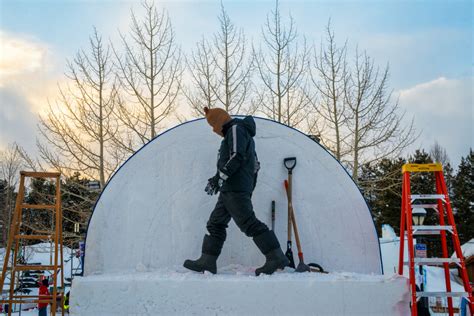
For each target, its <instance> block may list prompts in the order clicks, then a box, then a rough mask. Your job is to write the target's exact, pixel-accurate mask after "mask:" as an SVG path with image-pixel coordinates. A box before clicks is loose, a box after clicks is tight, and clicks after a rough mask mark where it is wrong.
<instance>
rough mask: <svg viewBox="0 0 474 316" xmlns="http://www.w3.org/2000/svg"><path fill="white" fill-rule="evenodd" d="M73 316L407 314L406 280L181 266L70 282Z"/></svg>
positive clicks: (395, 277) (336, 274) (391, 277)
mask: <svg viewBox="0 0 474 316" xmlns="http://www.w3.org/2000/svg"><path fill="white" fill-rule="evenodd" d="M71 297H72V298H74V297H76V298H77V297H80V298H81V300H80V301H78V300H74V299H73V300H72V302H71V315H83V316H85V315H91V316H94V315H97V316H98V315H102V316H108V315H110V316H112V315H374V316H375V315H377V316H379V315H409V307H408V306H409V294H408V286H407V280H406V279H405V278H403V277H399V276H395V275H393V276H389V277H388V276H381V275H366V274H356V273H330V274H321V273H295V272H293V269H289V268H286V269H285V270H284V271H282V272H277V273H275V274H273V275H271V276H266V275H264V276H259V277H255V276H254V269H250V268H246V267H243V266H239V265H230V266H227V267H224V268H220V269H219V273H218V274H216V275H213V274H210V273H205V274H200V273H194V272H187V271H185V269H184V268H176V269H174V270H172V269H167V270H160V271H153V272H142V273H134V274H108V275H95V276H89V277H86V278H80V277H78V278H76V279H75V280H74V284H73V288H72V291H71Z"/></svg>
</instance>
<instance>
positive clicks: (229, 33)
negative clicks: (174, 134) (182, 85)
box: [186, 4, 252, 115]
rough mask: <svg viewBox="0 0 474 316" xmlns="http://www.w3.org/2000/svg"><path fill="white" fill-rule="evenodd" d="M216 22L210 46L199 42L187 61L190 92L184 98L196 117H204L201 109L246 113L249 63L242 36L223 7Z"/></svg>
mask: <svg viewBox="0 0 474 316" xmlns="http://www.w3.org/2000/svg"><path fill="white" fill-rule="evenodd" d="M218 19H219V23H220V30H219V32H217V33H215V34H214V36H213V39H212V41H211V42H208V41H206V40H205V39H203V40H202V41H201V42H199V43H198V44H197V46H196V50H195V51H194V52H193V54H192V56H191V58H190V60H189V61H188V67H189V70H190V72H191V78H192V86H193V88H191V89H189V90H188V91H187V92H186V96H187V98H188V101H190V104H191V106H192V108H193V109H194V112H195V115H202V114H203V112H202V106H203V105H205V106H208V107H210V108H212V107H221V108H223V109H225V110H226V111H227V112H229V113H231V114H239V113H247V112H248V111H249V107H248V106H247V102H246V101H247V100H248V99H249V95H250V93H251V81H250V74H251V70H252V60H251V56H249V54H248V53H247V46H246V39H245V35H244V32H243V30H242V29H237V28H236V26H235V25H234V24H233V23H232V21H231V20H230V17H229V15H228V14H227V12H226V11H225V8H224V6H223V5H222V4H221V12H220V15H219V17H218Z"/></svg>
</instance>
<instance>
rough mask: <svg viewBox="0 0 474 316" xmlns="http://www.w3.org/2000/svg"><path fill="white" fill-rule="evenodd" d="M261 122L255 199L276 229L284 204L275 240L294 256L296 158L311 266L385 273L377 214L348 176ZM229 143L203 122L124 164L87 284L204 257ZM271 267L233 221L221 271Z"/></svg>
mask: <svg viewBox="0 0 474 316" xmlns="http://www.w3.org/2000/svg"><path fill="white" fill-rule="evenodd" d="M255 121H256V125H257V135H256V137H255V143H256V150H257V154H258V157H259V160H260V162H261V170H260V173H259V178H258V184H257V187H256V190H255V192H254V194H253V203H254V208H255V212H256V215H257V217H258V218H259V219H260V220H261V221H263V222H265V223H267V224H268V226H270V224H271V201H272V200H275V201H276V222H275V232H276V235H277V237H278V239H279V240H280V243H281V244H282V247H285V245H286V238H287V237H286V236H287V228H286V226H287V202H286V195H285V191H284V186H283V180H284V179H286V178H287V170H286V169H285V167H284V166H283V159H284V158H285V157H289V156H296V157H297V159H298V161H297V166H296V168H295V169H294V171H293V175H294V176H293V200H294V209H295V214H296V219H297V223H298V228H299V232H300V238H301V242H302V246H303V251H304V254H305V259H306V261H307V262H317V263H319V264H321V265H322V266H323V267H324V268H326V269H327V270H329V271H346V272H356V273H373V274H381V273H382V264H381V255H380V248H379V241H378V238H377V234H376V231H375V227H374V223H373V221H372V218H371V214H370V211H369V209H368V207H367V204H366V203H365V201H364V199H363V197H362V195H361V193H360V191H359V190H358V188H357V186H356V185H355V184H354V182H353V181H352V179H351V177H350V176H349V175H348V174H347V172H346V171H345V170H344V168H343V167H342V166H341V165H340V164H339V163H338V162H337V160H336V159H334V158H333V156H332V155H330V154H329V153H328V152H327V151H326V150H325V149H323V147H321V146H320V145H319V144H318V143H316V142H315V141H313V140H312V139H310V138H309V137H307V136H306V135H304V134H303V133H301V132H299V131H297V130H295V129H292V128H289V127H287V126H285V125H282V124H279V123H277V122H274V121H270V120H267V119H260V118H255ZM220 141H221V138H220V137H219V136H217V135H216V134H214V133H212V130H211V128H210V127H209V126H208V125H207V123H206V121H205V120H204V119H198V120H195V121H191V122H188V123H184V124H182V125H179V126H177V127H175V128H172V129H170V130H168V131H166V132H164V133H162V134H161V135H159V136H158V137H156V138H155V139H154V140H152V141H151V142H150V143H148V144H147V145H145V146H144V147H143V148H142V149H140V150H139V151H138V152H137V153H135V154H134V155H133V156H132V157H131V158H130V159H129V160H128V161H127V162H126V163H124V164H123V165H122V167H121V168H120V169H119V170H118V171H117V172H116V174H115V175H114V176H113V177H112V179H111V180H110V182H109V183H108V185H107V186H106V188H105V189H104V191H103V192H102V195H101V196H100V198H99V200H98V202H97V204H96V206H95V209H94V213H93V215H92V218H91V221H90V224H89V227H88V233H87V240H86V252H85V276H90V275H96V274H108V273H133V272H136V271H139V272H144V271H153V270H156V269H159V268H173V267H176V266H180V265H181V264H182V263H183V261H184V260H185V259H186V258H197V257H198V256H199V254H200V250H201V242H202V238H203V235H204V234H205V233H206V221H207V219H208V217H209V214H210V212H211V211H212V209H213V207H214V205H215V203H216V201H217V196H212V197H210V196H208V195H206V193H205V192H204V187H205V185H206V183H207V179H208V178H209V177H211V176H213V175H214V174H215V172H216V167H215V166H216V159H217V150H218V147H219V143H220ZM293 243H294V242H293ZM295 251H296V247H295ZM295 256H296V252H295ZM295 258H296V257H295ZM263 262H264V257H263V256H262V255H261V254H260V253H259V251H258V249H257V247H256V246H255V245H254V244H253V242H252V240H251V239H250V238H248V237H246V236H245V235H244V234H243V233H242V232H240V231H239V229H238V228H237V227H236V226H235V224H234V223H233V222H232V221H231V223H230V225H229V229H228V236H227V241H226V243H225V245H224V249H223V251H222V255H221V256H220V258H219V260H218V269H219V267H222V266H226V265H229V264H240V265H243V266H247V267H253V268H255V267H257V266H259V265H261V264H263Z"/></svg>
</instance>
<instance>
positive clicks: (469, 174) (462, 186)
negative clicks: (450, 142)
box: [451, 149, 474, 244]
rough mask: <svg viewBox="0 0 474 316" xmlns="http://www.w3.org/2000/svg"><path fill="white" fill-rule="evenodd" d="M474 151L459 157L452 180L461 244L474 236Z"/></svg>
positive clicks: (453, 202) (454, 208)
mask: <svg viewBox="0 0 474 316" xmlns="http://www.w3.org/2000/svg"><path fill="white" fill-rule="evenodd" d="M473 163H474V153H473V151H472V149H471V150H470V151H469V155H467V156H466V157H462V158H461V163H460V164H459V167H458V171H457V174H456V176H455V178H454V180H453V195H452V198H451V201H452V205H453V212H454V213H455V215H454V218H455V221H456V227H457V230H458V235H459V240H460V242H461V244H463V243H465V242H467V241H469V240H470V239H471V238H474V172H473Z"/></svg>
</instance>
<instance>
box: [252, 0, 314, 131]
mask: <svg viewBox="0 0 474 316" xmlns="http://www.w3.org/2000/svg"><path fill="white" fill-rule="evenodd" d="M262 37H263V45H264V47H262V46H260V47H259V49H258V51H257V50H256V49H255V48H254V55H255V65H256V69H257V73H258V77H259V79H260V85H258V88H257V96H256V100H255V102H254V106H255V107H256V108H257V110H258V111H259V112H261V113H263V115H265V116H267V117H270V118H271V119H273V120H276V121H278V122H282V123H284V124H286V125H288V126H298V125H299V124H300V123H301V122H303V121H304V119H305V117H306V116H307V115H308V111H309V105H310V100H309V98H308V94H307V86H306V80H307V74H308V66H309V53H308V50H307V48H306V42H305V41H303V44H300V43H299V42H298V41H299V37H298V31H297V29H296V27H295V22H294V20H293V18H292V17H291V15H290V17H289V22H288V24H287V25H285V23H284V21H282V18H281V15H280V7H279V2H278V1H276V2H275V8H274V10H272V11H271V12H270V13H269V14H268V15H267V20H266V22H265V25H264V26H263V27H262Z"/></svg>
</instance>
